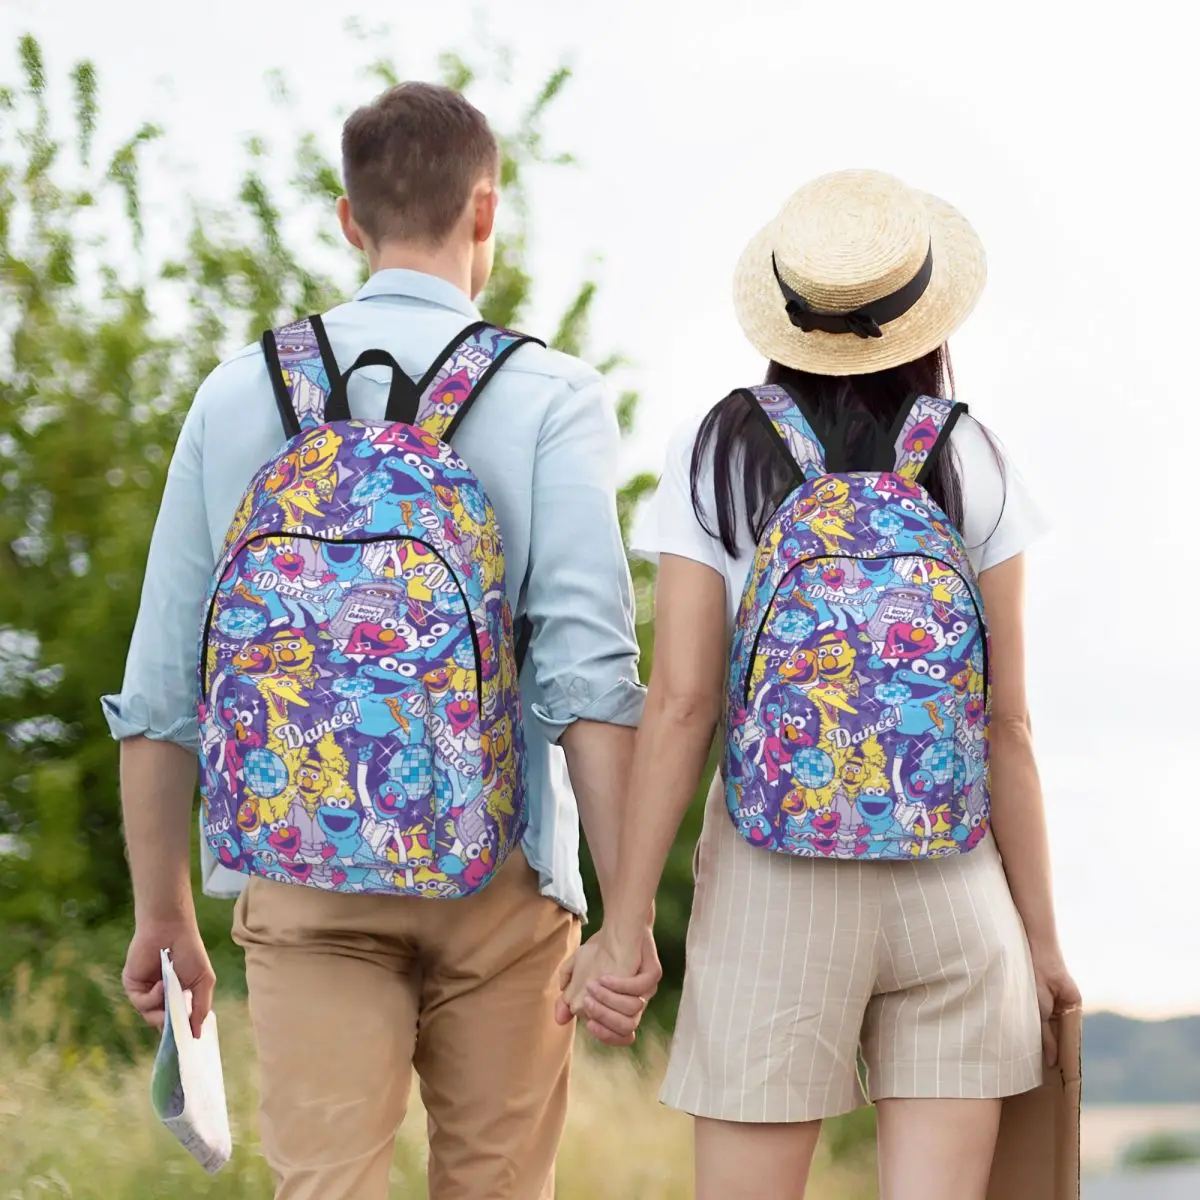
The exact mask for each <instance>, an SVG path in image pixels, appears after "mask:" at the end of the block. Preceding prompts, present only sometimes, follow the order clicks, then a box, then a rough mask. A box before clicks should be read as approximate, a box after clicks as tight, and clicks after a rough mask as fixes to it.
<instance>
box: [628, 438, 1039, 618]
mask: <svg viewBox="0 0 1200 1200" xmlns="http://www.w3.org/2000/svg"><path fill="white" fill-rule="evenodd" d="M702 419H703V418H702V417H695V418H692V419H691V420H690V421H689V422H688V423H687V424H686V425H685V426H684V427H683V428H682V429H680V431H679V432H678V433H677V434H676V435H675V436H674V437H673V438H672V439H671V442H670V444H669V445H668V447H667V456H666V462H665V463H664V465H663V473H662V479H661V481H660V482H659V485H658V491H657V492H656V493H655V494H654V496H653V497H651V499H650V500H649V502H648V503H647V504H645V505H644V506H643V508H642V511H641V512H640V513H639V515H638V519H637V521H636V522H635V525H634V529H633V536H632V543H633V545H632V549H633V553H634V554H636V555H638V556H639V557H641V558H645V559H649V560H650V561H651V562H655V561H657V559H658V556H659V555H660V554H676V555H679V556H680V557H681V558H690V559H693V560H694V561H695V562H699V563H704V564H706V565H707V566H710V567H712V568H713V570H714V571H718V572H720V573H721V574H722V575H723V576H724V577H725V590H726V598H727V599H726V610H725V612H726V618H727V620H728V623H729V626H730V628H732V626H733V617H734V614H735V613H736V612H737V609H738V605H739V604H740V603H741V599H742V592H743V591H744V590H745V587H746V577H747V575H748V574H749V572H750V566H751V563H752V562H753V559H754V540H753V537H752V535H751V533H750V528H749V525H748V523H747V521H746V515H745V510H744V506H743V504H742V502H741V487H740V486H739V482H740V481H737V480H735V481H734V487H733V493H734V497H735V500H736V502H737V503H736V507H737V513H738V551H739V552H738V555H737V557H733V556H731V555H729V554H727V553H726V551H725V547H724V546H722V545H721V539H720V537H714V536H713V535H712V534H710V533H708V531H707V530H706V529H705V528H704V526H703V525H701V524H700V522H699V521H698V520H697V519H696V513H695V510H694V509H693V507H692V484H691V465H692V448H693V447H694V446H695V444H696V435H697V433H698V432H699V430H700V423H701V420H702ZM710 446H711V443H710ZM950 447H951V450H952V451H953V453H954V454H955V455H956V462H957V465H958V469H959V476H960V478H961V480H962V495H963V524H964V530H963V533H964V537H965V540H966V543H967V551H968V555H969V557H970V560H971V564H972V566H973V567H974V568H975V571H976V573H979V572H982V571H986V570H987V569H988V568H989V567H994V566H995V565H996V564H997V563H1001V562H1004V560H1005V559H1008V558H1012V557H1013V556H1014V555H1017V554H1020V553H1021V552H1022V551H1023V550H1025V549H1027V548H1028V547H1029V546H1030V545H1031V544H1032V543H1033V542H1034V541H1036V540H1037V538H1038V537H1040V536H1041V534H1042V533H1043V532H1045V529H1046V525H1045V522H1044V520H1043V518H1042V515H1041V513H1040V512H1039V511H1038V509H1037V507H1036V505H1035V504H1034V502H1033V500H1032V498H1031V497H1030V495H1029V492H1028V490H1027V489H1026V487H1025V485H1024V483H1023V482H1022V480H1021V477H1020V476H1019V475H1018V474H1017V472H1016V471H1015V470H1014V469H1013V467H1012V464H1011V463H1010V462H1009V461H1008V459H1007V457H1006V456H1005V454H1004V452H1003V450H1002V449H1001V448H1000V446H999V445H998V444H995V445H994V444H993V442H992V441H990V440H989V439H988V437H987V435H986V434H985V433H984V431H983V429H982V428H981V427H980V425H979V424H978V423H977V422H976V421H975V420H974V418H972V417H970V416H964V417H963V418H962V419H961V420H960V421H959V422H958V423H957V424H956V425H955V427H954V430H953V432H952V433H951V434H950ZM698 493H699V498H700V503H701V505H702V507H703V509H704V514H705V519H706V523H707V524H708V526H709V528H710V529H713V530H716V529H717V520H716V497H715V491H714V486H713V470H712V451H711V449H710V450H709V453H708V454H707V455H706V459H705V462H704V463H703V470H702V472H701V476H700V486H699V488H698Z"/></svg>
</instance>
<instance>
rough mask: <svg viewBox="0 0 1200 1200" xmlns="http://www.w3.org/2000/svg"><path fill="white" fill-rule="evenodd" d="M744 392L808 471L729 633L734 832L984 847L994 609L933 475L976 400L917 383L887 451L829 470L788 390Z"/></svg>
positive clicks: (872, 849) (817, 847) (871, 845)
mask: <svg viewBox="0 0 1200 1200" xmlns="http://www.w3.org/2000/svg"><path fill="white" fill-rule="evenodd" d="M742 394H743V395H745V397H746V398H747V400H748V402H749V403H750V404H751V406H752V408H753V410H754V411H755V413H756V415H757V416H759V417H760V418H761V419H763V420H764V421H765V422H766V425H767V426H768V428H769V429H771V431H772V432H773V434H774V436H775V438H776V441H777V444H778V446H779V449H780V450H781V452H782V453H783V454H784V455H786V457H787V461H788V463H789V464H791V465H792V467H793V470H794V474H795V488H794V489H793V490H792V491H791V492H790V494H789V495H788V496H787V497H786V498H785V499H784V501H783V502H782V504H780V506H779V508H778V509H777V510H776V512H775V513H774V514H773V515H772V517H771V518H770V520H769V521H768V522H767V525H766V527H765V529H764V530H763V534H762V537H761V538H760V540H759V543H758V547H757V550H756V553H755V558H754V565H753V566H752V568H751V570H750V576H749V579H748V581H747V584H746V590H745V592H744V594H743V596H742V601H741V605H740V607H739V611H738V615H737V620H736V624H735V629H734V635H733V644H732V649H731V659H730V671H729V690H728V695H727V698H726V711H725V719H726V744H725V753H724V761H723V775H724V780H725V789H726V795H725V799H726V804H727V806H728V808H729V813H730V816H731V817H732V818H733V822H734V824H735V826H736V827H737V829H738V832H739V833H740V834H741V835H742V837H744V838H745V839H746V840H747V841H748V842H750V844H751V845H755V846H763V847H765V848H767V849H770V850H775V851H779V852H781V853H784V854H793V855H800V856H805V857H816V856H822V857H827V858H837V859H863V858H879V859H910V858H927V857H935V856H940V855H947V854H955V853H965V852H966V851H969V850H972V849H974V848H975V846H977V845H978V844H979V842H980V841H982V840H983V838H984V837H985V836H986V834H987V829H988V817H989V802H988V769H987V768H988V687H989V672H988V640H987V627H986V623H985V620H984V613H983V602H982V599H981V597H980V594H979V587H978V583H977V580H976V577H975V573H974V571H973V569H972V567H971V564H970V562H969V560H968V558H967V551H966V546H965V545H964V543H963V540H962V537H961V536H960V534H959V532H958V531H957V530H956V529H955V528H954V527H953V526H952V525H951V523H950V521H949V519H948V518H947V517H946V515H945V514H944V513H943V512H941V511H940V510H939V508H938V507H937V505H936V504H935V503H934V502H933V500H932V499H931V497H930V495H929V493H928V492H927V491H926V490H925V488H924V486H923V484H924V481H925V479H926V478H927V477H928V474H929V472H930V470H931V468H932V466H933V464H934V461H935V460H936V457H937V455H938V453H939V452H940V451H941V450H942V448H943V447H944V446H945V444H946V442H947V440H948V439H949V436H950V431H951V430H952V428H953V427H954V424H955V422H956V421H957V420H958V419H959V417H960V416H961V415H962V414H963V413H964V412H966V406H965V405H963V404H957V403H953V402H951V401H948V400H939V399H933V398H930V397H927V396H922V397H918V398H916V399H914V400H912V401H911V402H910V403H909V405H907V406H906V409H905V410H904V411H902V413H901V415H900V417H899V419H898V420H897V422H896V428H895V429H894V430H893V431H892V433H893V436H892V437H891V438H889V441H888V445H887V448H886V451H885V452H884V454H883V457H886V458H887V459H888V461H887V462H878V463H876V464H874V465H873V468H872V469H869V470H862V471H841V470H838V471H836V472H830V471H828V470H827V468H826V461H825V459H826V451H825V447H824V446H823V445H822V443H821V441H820V439H819V438H818V436H817V434H816V433H815V432H814V431H815V429H816V428H817V426H816V422H815V420H814V419H813V418H811V417H810V416H808V415H807V414H806V413H805V411H804V409H803V407H802V405H801V404H800V403H799V402H798V401H797V399H796V398H795V397H794V396H793V395H792V394H790V393H789V392H788V391H787V390H785V389H783V388H781V387H777V386H774V385H764V386H760V387H756V388H751V389H748V390H746V391H744V392H743V393H742ZM831 457H832V456H831Z"/></svg>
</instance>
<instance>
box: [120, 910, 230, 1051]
mask: <svg viewBox="0 0 1200 1200" xmlns="http://www.w3.org/2000/svg"><path fill="white" fill-rule="evenodd" d="M161 950H170V951H171V963H172V965H173V966H174V968H175V975H176V977H177V978H178V979H179V983H180V985H181V986H182V988H183V990H184V991H185V992H188V991H190V992H191V993H192V1012H191V1025H192V1036H193V1037H199V1036H200V1026H201V1025H203V1024H204V1018H205V1017H206V1016H208V1013H209V1010H210V1009H211V1008H212V1000H213V987H214V985H215V984H216V982H217V977H216V975H214V974H213V969H212V963H210V962H209V961H208V951H206V950H205V949H204V943H203V942H202V941H201V940H200V929H199V927H198V926H197V925H196V922H195V920H194V919H193V920H191V921H183V922H180V923H178V924H139V925H138V926H137V928H136V929H135V930H134V933H133V940H132V941H131V942H130V943H129V953H128V954H127V955H126V956H125V969H124V971H122V972H121V983H122V985H123V986H124V988H125V995H127V996H128V997H129V999H130V1002H131V1003H132V1004H133V1007H134V1008H136V1009H137V1010H138V1012H140V1013H141V1014H142V1016H143V1018H144V1019H145V1020H146V1022H147V1023H148V1024H150V1025H152V1026H153V1027H154V1028H155V1029H159V1030H161V1029H162V1027H163V1020H164V1011H163V1007H164V996H163V980H162V957H161V955H160V953H159V952H160V951H161Z"/></svg>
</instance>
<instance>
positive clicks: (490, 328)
mask: <svg viewBox="0 0 1200 1200" xmlns="http://www.w3.org/2000/svg"><path fill="white" fill-rule="evenodd" d="M526 342H536V343H537V344H538V345H539V346H544V345H545V342H542V341H540V340H539V339H538V338H534V337H528V336H526V335H525V334H523V333H514V332H513V331H512V330H511V329H500V328H498V327H497V326H495V325H489V324H488V323H487V322H486V321H478V322H476V323H475V324H474V325H468V326H467V328H466V329H464V330H463V331H462V332H461V333H460V334H459V335H458V336H457V337H456V338H455V339H454V340H453V341H452V342H451V343H450V344H449V345H448V346H447V347H446V349H445V350H444V351H442V353H441V354H440V355H439V356H438V357H437V358H436V359H434V361H433V365H432V366H431V367H430V368H429V370H428V371H426V372H425V377H424V378H423V379H422V380H421V382H420V383H418V384H417V391H418V392H419V393H420V396H421V398H420V401H419V403H418V405H417V414H416V420H415V421H413V422H412V423H413V424H414V425H416V426H417V427H419V428H420V429H424V430H426V431H427V432H429V433H432V434H433V436H434V437H437V438H441V439H442V441H444V442H448V441H450V439H451V438H452V437H453V436H454V433H455V431H456V430H457V429H458V427H459V426H460V425H461V424H462V422H463V419H464V418H465V417H466V415H467V413H468V412H469V411H470V408H471V405H472V403H473V402H474V400H475V397H476V396H478V395H479V393H480V392H481V391H483V389H484V387H485V386H486V385H487V383H488V381H489V380H490V379H491V378H492V376H493V375H494V374H495V373H496V372H497V371H498V370H499V369H500V367H501V366H502V365H503V363H504V362H505V360H506V359H507V358H508V357H509V355H510V354H512V353H513V352H514V351H516V350H517V349H519V348H520V347H521V346H523V345H525V343H526Z"/></svg>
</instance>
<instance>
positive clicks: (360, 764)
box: [199, 317, 535, 897]
mask: <svg viewBox="0 0 1200 1200" xmlns="http://www.w3.org/2000/svg"><path fill="white" fill-rule="evenodd" d="M533 340H535V339H532V338H526V337H524V336H522V335H521V334H517V333H513V332H510V331H508V330H504V329H497V328H493V327H491V326H489V325H487V324H485V323H482V322H481V323H478V324H475V325H472V326H470V327H469V328H467V329H465V330H464V331H463V333H462V334H461V335H460V337H458V338H457V339H455V341H454V342H453V343H452V344H451V345H450V346H449V347H448V348H447V350H446V352H445V353H444V355H443V356H441V357H440V358H439V359H438V360H437V361H435V363H434V364H433V366H432V367H430V369H429V371H428V372H427V373H426V375H425V378H424V379H422V380H421V382H420V383H419V384H414V383H413V381H412V380H411V379H409V378H408V376H407V375H405V374H404V372H403V371H402V370H401V369H400V368H399V366H398V365H397V363H396V362H395V360H394V359H393V358H392V357H391V355H389V354H388V353H387V352H385V351H382V350H369V351H366V352H364V353H363V354H362V355H360V356H359V358H358V360H357V361H356V362H355V363H354V365H353V366H352V367H351V368H350V369H349V370H348V371H346V372H345V373H344V374H343V373H339V371H338V367H337V363H336V362H335V360H334V357H333V354H332V351H331V349H330V346H329V340H328V338H327V336H326V334H325V329H324V326H323V324H322V322H321V319H320V317H309V318H307V319H306V320H302V321H298V322H296V323H295V324H292V325H288V326H285V327H284V328H282V329H279V330H275V331H268V332H267V333H265V334H264V335H263V353H264V355H265V357H266V361H267V367H268V370H269V372H270V376H271V380H272V384H273V387H274V391H275V400H276V404H277V406H278V408H279V413H280V417H281V419H282V421H283V426H284V430H285V432H286V434H287V438H288V440H287V443H286V445H285V446H284V448H283V449H282V450H281V451H280V452H279V453H278V454H277V455H276V456H275V457H274V458H272V459H271V460H270V461H269V462H267V463H266V464H265V465H264V466H263V467H262V469H261V470H260V471H259V472H258V474H257V475H256V476H255V478H254V479H253V481H252V482H251V484H250V486H249V488H248V489H247V491H246V494H245V496H244V497H243V499H242V502H241V504H240V505H239V507H238V509H237V513H236V515H235V517H234V519H233V523H232V525H231V527H230V529H229V532H228V534H227V535H226V538H225V545H224V550H223V553H222V556H221V559H220V562H219V564H218V566H217V569H216V571H215V573H214V576H213V582H212V587H211V589H210V593H209V598H208V603H207V607H206V614H205V619H204V624H203V629H202V633H201V652H200V681H199V682H200V689H199V716H200V730H201V748H200V761H201V772H202V774H201V791H202V795H203V804H204V808H203V818H202V820H203V829H204V835H205V838H206V840H207V843H208V846H209V848H210V849H211V850H212V853H213V855H214V856H215V858H216V859H217V861H219V862H220V863H221V864H222V865H224V866H225V867H228V868H230V869H231V870H236V871H242V872H245V873H247V874H250V875H258V876H262V877H263V878H266V879H273V880H276V881H279V882H287V883H300V884H307V885H309V886H312V887H318V888H325V889H329V890H333V891H339V892H377V893H396V894H400V895H409V896H430V897H458V896H466V895H469V894H471V893H473V892H476V891H478V890H479V889H480V888H481V887H483V886H484V885H485V884H486V883H487V882H488V881H489V879H491V878H492V876H493V875H494V874H495V872H496V871H497V869H498V868H499V866H500V864H501V863H502V862H503V861H504V859H505V858H506V856H507V855H508V854H509V852H510V851H511V850H512V849H513V847H514V846H516V845H517V844H518V843H519V841H520V839H521V836H522V834H523V833H524V830H525V824H526V810H525V751H524V739H523V732H522V725H521V702H520V694H519V689H518V680H517V676H518V673H519V669H520V667H519V659H520V657H521V656H522V655H523V650H524V642H525V641H526V640H527V633H526V631H524V630H523V635H522V645H520V646H517V645H515V644H514V636H513V622H512V616H511V613H510V611H509V605H508V601H507V599H506V595H505V577H504V550H503V545H502V542H501V538H500V530H499V528H498V527H497V524H496V516H495V513H494V512H493V510H492V505H491V503H490V502H489V500H488V498H487V496H486V494H485V493H484V490H483V488H482V486H481V485H480V483H479V480H478V479H477V478H476V477H475V475H474V474H472V472H471V469H470V468H469V467H468V466H467V464H466V463H465V462H464V461H463V460H462V458H461V457H460V456H459V455H458V453H457V452H456V451H455V450H454V449H453V446H452V442H453V438H454V434H455V432H456V430H457V429H458V427H459V426H460V425H461V423H462V421H463V419H464V418H465V417H466V415H467V413H468V411H469V410H470V408H471V405H472V404H473V403H474V402H475V401H476V399H477V398H478V396H479V393H480V392H481V391H482V390H483V388H484V387H485V386H486V384H487V382H488V380H489V379H490V378H491V377H492V375H493V374H494V373H495V372H496V370H497V369H498V368H499V367H500V365H501V363H503V362H504V361H505V359H506V358H507V357H508V356H509V355H510V354H512V353H513V351H515V350H516V349H517V348H518V347H519V346H521V345H523V344H524V343H525V342H527V341H533ZM381 365H386V366H388V367H390V368H391V370H392V382H391V386H390V389H389V393H388V402H387V414H386V417H385V419H384V420H383V421H362V420H355V419H352V418H351V416H350V411H349V406H348V401H347V383H348V381H349V378H350V376H351V375H352V374H353V372H354V371H356V370H358V369H359V368H360V367H364V366H381Z"/></svg>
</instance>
